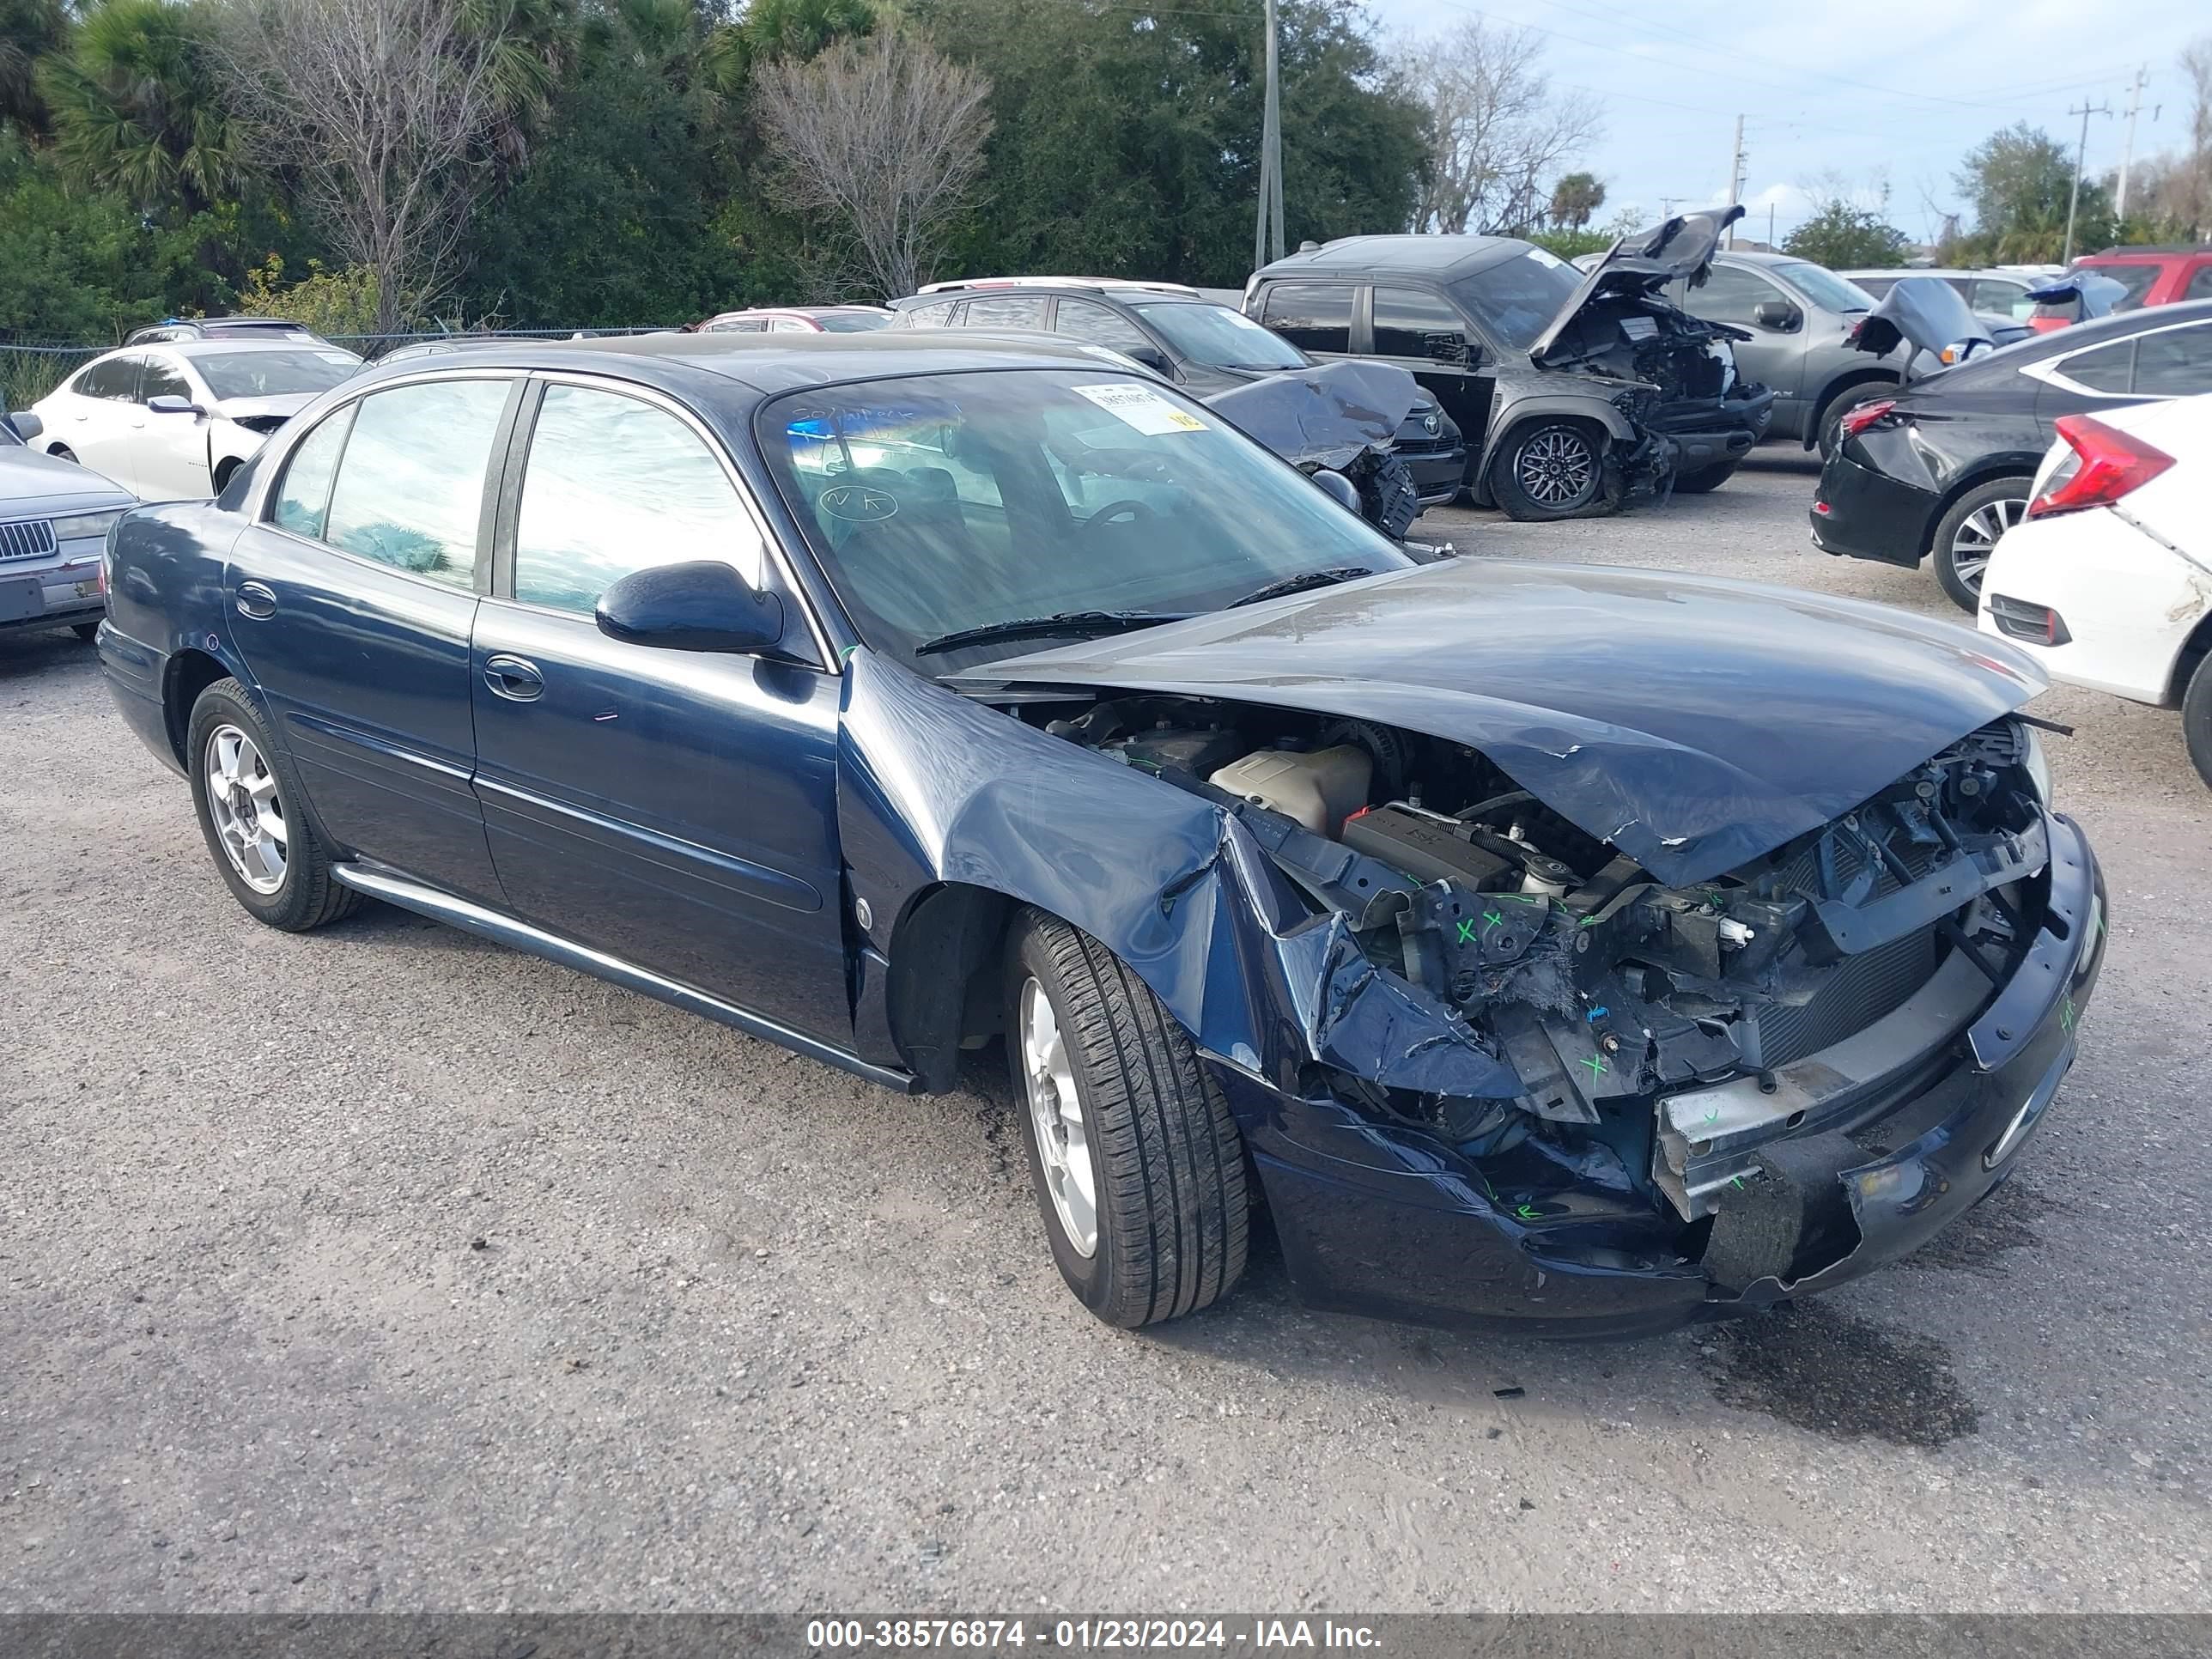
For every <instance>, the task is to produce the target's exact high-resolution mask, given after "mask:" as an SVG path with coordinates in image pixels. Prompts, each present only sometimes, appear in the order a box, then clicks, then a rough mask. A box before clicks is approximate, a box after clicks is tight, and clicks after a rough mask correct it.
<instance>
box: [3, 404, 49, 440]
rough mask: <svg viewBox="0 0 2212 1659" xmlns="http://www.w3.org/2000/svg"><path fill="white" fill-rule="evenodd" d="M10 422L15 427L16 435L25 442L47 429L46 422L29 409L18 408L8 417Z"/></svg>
mask: <svg viewBox="0 0 2212 1659" xmlns="http://www.w3.org/2000/svg"><path fill="white" fill-rule="evenodd" d="M8 424H9V426H12V427H14V428H15V435H16V436H17V437H19V438H21V440H22V441H24V442H25V443H28V442H30V441H31V440H32V439H33V438H35V437H37V436H38V435H40V434H41V433H42V432H44V431H45V430H46V422H44V421H42V420H40V418H39V417H38V416H35V415H33V414H32V413H31V411H30V410H27V409H21V410H16V411H15V413H14V414H13V415H10V416H9V417H8Z"/></svg>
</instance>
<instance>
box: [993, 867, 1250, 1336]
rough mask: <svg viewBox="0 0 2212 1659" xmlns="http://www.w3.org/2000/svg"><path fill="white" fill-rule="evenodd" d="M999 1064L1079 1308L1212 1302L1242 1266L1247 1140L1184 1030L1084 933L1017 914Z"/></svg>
mask: <svg viewBox="0 0 2212 1659" xmlns="http://www.w3.org/2000/svg"><path fill="white" fill-rule="evenodd" d="M1006 984H1007V988H1008V991H1009V994H1010V1003H1009V1006H1008V1009H1007V1013H1006V1052H1007V1059H1008V1061H1009V1063H1010V1065H1011V1066H1012V1070H1013V1073H1014V1085H1015V1089H1016V1091H1017V1092H1018V1094H1019V1096H1020V1097H1021V1101H1022V1106H1023V1110H1022V1122H1023V1127H1024V1139H1026V1141H1027V1143H1028V1146H1029V1153H1030V1178H1031V1181H1032V1182H1033V1183H1034V1184H1035V1186H1036V1194H1037V1204H1038V1207H1039V1208H1040V1209H1041V1210H1042V1212H1044V1225H1045V1231H1046V1232H1047V1233H1048V1234H1049V1235H1050V1237H1051V1241H1052V1256H1053V1261H1054V1263H1055V1264H1056V1265H1057V1266H1058V1267H1059V1268H1060V1277H1061V1278H1062V1279H1065V1280H1066V1282H1067V1288H1068V1289H1069V1290H1071V1291H1074V1292H1075V1295H1076V1297H1077V1299H1078V1300H1079V1301H1080V1302H1081V1303H1082V1304H1083V1305H1084V1306H1085V1307H1086V1308H1088V1309H1090V1310H1091V1312H1092V1313H1094V1314H1096V1315H1097V1316H1098V1317H1099V1318H1101V1319H1103V1320H1104V1321H1105V1322H1107V1323H1108V1324H1109V1325H1119V1326H1121V1327H1123V1328H1127V1329H1133V1328H1136V1327H1138V1326H1139V1325H1150V1324H1152V1323H1154V1322H1158V1321H1159V1320H1163V1319H1173V1318H1176V1316H1179V1315H1182V1314H1187V1313H1190V1312H1193V1311H1194V1310H1197V1309H1200V1308H1203V1307H1206V1306H1207V1305H1209V1304H1212V1302H1214V1301H1215V1300H1216V1299H1217V1298H1218V1297H1220V1296H1221V1295H1222V1294H1223V1293H1224V1292H1225V1291H1227V1290H1228V1289H1229V1288H1230V1287H1231V1285H1234V1284H1236V1282H1237V1279H1238V1277H1239V1276H1240V1275H1241V1274H1242V1273H1243V1271H1244V1252H1245V1246H1246V1240H1247V1233H1248V1229H1249V1221H1250V1217H1249V1204H1248V1202H1247V1200H1246V1196H1245V1190H1244V1147H1243V1138H1242V1137H1241V1136H1240V1135H1239V1134H1238V1133H1237V1122H1236V1120H1235V1119H1234V1118H1232V1117H1231V1115H1230V1113H1229V1106H1228V1103H1227V1102H1226V1101H1225V1100H1224V1099H1223V1098H1222V1097H1221V1091H1219V1090H1218V1089H1217V1088H1216V1087H1214V1085H1213V1084H1212V1081H1211V1080H1210V1079H1207V1077H1206V1073H1204V1072H1203V1071H1202V1070H1201V1069H1200V1066H1199V1063H1198V1054H1197V1052H1196V1050H1195V1049H1194V1048H1193V1047H1192V1045H1191V1041H1190V1037H1189V1036H1188V1033H1186V1032H1185V1031H1184V1030H1183V1029H1182V1026H1180V1025H1178V1024H1176V1022H1175V1019H1174V1018H1173V1017H1172V1016H1171V1015H1170V1014H1169V1012H1168V1011H1167V1010H1166V1009H1165V1008H1164V1007H1163V1006H1161V1005H1160V1001H1159V999H1158V998H1157V997H1155V996H1154V995H1153V994H1152V992H1151V991H1150V990H1149V989H1148V988H1147V987H1146V985H1145V983H1144V981H1142V980H1140V979H1139V978H1138V977H1137V976H1136V975H1134V974H1133V973H1131V972H1130V971H1129V969H1127V967H1126V966H1124V965H1123V964H1122V963H1121V960H1120V958H1118V957H1115V955H1114V954H1113V952H1111V951H1109V950H1107V949H1106V947H1105V946H1104V945H1101V944H1099V942H1098V941H1097V939H1092V938H1091V937H1090V936H1089V935H1088V934H1086V933H1079V932H1078V931H1077V930H1076V929H1075V928H1073V927H1069V926H1068V925H1067V923H1066V922H1064V921H1060V920H1058V919H1057V918H1055V917H1053V916H1048V915H1045V914H1044V913H1043V912H1042V911H1038V910H1025V911H1024V912H1023V913H1022V914H1021V915H1020V917H1019V918H1018V920H1017V921H1016V922H1015V924H1014V929H1013V933H1012V936H1011V938H1009V939H1008V940H1007V946H1006Z"/></svg>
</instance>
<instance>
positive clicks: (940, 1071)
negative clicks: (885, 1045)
mask: <svg viewBox="0 0 2212 1659" xmlns="http://www.w3.org/2000/svg"><path fill="white" fill-rule="evenodd" d="M1013 913H1014V901H1013V900H1012V899H1010V898H1008V897H1007V896H1006V895H1005V894H1003V893H994V892H993V891H991V890H989V889H988V888H984V887H972V886H969V885H968V884H965V883H962V882H946V883H944V884H939V885H938V886H935V887H933V888H930V889H929V890H927V891H926V892H923V893H922V894H921V895H920V896H917V897H916V898H915V900H914V902H912V903H910V904H908V906H907V909H906V914H905V915H903V916H902V917H900V918H899V922H898V926H897V927H896V928H895V929H894V930H893V932H892V933H891V945H890V974H889V979H888V984H887V986H886V989H885V1003H886V1007H885V1013H886V1016H887V1018H889V1020H890V1030H891V1039H892V1041H893V1042H896V1044H897V1045H898V1050H899V1054H900V1055H901V1056H902V1058H903V1059H904V1060H905V1061H906V1065H907V1069H908V1071H910V1072H912V1073H914V1074H915V1077H916V1078H918V1079H921V1086H922V1088H923V1089H924V1090H925V1091H927V1092H928V1093H931V1094H941V1093H943V1092H944V1091H946V1090H948V1089H950V1088H951V1087H952V1086H953V1084H954V1082H955V1080H956V1079H957V1077H958V1075H959V1070H960V1051H961V1050H962V1049H963V1048H975V1047H979V1046H981V1044H982V1043H983V1042H987V1041H989V1039H990V1038H992V1037H994V1036H997V1035H998V1034H999V1033H1000V1030H1002V1029H1003V1027H1004V1024H1005V1018H1006V967H1005V958H1006V948H1005V947H1006V929H1007V927H1008V926H1009V925H1010V923H1011V922H1012V918H1013Z"/></svg>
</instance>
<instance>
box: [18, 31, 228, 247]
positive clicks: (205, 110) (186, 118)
mask: <svg viewBox="0 0 2212 1659" xmlns="http://www.w3.org/2000/svg"><path fill="white" fill-rule="evenodd" d="M210 32H211V13H210V10H209V9H208V7H207V6H206V5H205V4H204V3H196V4H183V5H179V4H172V3H170V0H102V3H101V4H100V5H97V6H94V8H92V9H90V10H89V11H88V12H86V13H85V14H84V17H83V21H82V22H81V23H80V24H79V25H78V26H77V29H76V38H75V39H74V40H73V41H72V42H71V43H70V50H69V51H68V52H65V53H58V54H55V55H52V56H50V57H48V58H45V59H44V60H43V61H42V62H41V63H40V66H39V70H38V82H39V90H40V94H42V95H43V96H44V98H45V100H46V105H47V106H48V108H49V109H50V110H51V111H52V122H53V131H54V143H55V149H56V152H57V154H58V155H59V156H60V158H61V161H62V163H63V165H64V167H66V168H67V170H68V171H69V173H70V176H71V178H73V179H76V181H77V182H79V183H81V184H83V185H88V186H90V187H91V188H93V189H95V190H118V191H123V192H124V193H125V195H127V196H128V197H130V198H131V201H132V202H134V203H135V204H137V206H138V208H139V210H141V211H142V212H144V213H148V214H150V215H153V216H157V217H161V218H163V219H167V220H170V221H172V222H173V221H176V220H179V219H189V218H191V216H194V215H195V214H199V213H205V212H207V211H209V210H210V209H213V208H215V207H216V205H217V204H220V203H222V202H223V201H225V200H226V199H228V198H229V197H231V195H232V192H233V191H234V188H235V186H236V185H237V183H238V180H239V163H238V156H237V152H236V149H235V146H234V144H233V143H232V141H231V133H230V124H229V120H228V116H227V113H226V112H225V110H224V107H223V104H222V97H221V94H220V92H219V90H218V88H217V84H216V76H215V74H214V71H213V69H212V66H211V65H210V63H209V62H208V46H209V40H210Z"/></svg>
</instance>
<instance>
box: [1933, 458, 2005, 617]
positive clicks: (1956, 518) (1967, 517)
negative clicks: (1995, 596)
mask: <svg viewBox="0 0 2212 1659" xmlns="http://www.w3.org/2000/svg"><path fill="white" fill-rule="evenodd" d="M2027 490H2028V481H2027V479H2026V478H1998V479H1996V480H1995V481H1993V482H1992V483H1985V484H1983V485H1982V486H1980V487H1979V488H1978V489H1970V490H1968V491H1967V492H1966V494H1965V495H1961V496H1960V497H1959V499H1958V500H1957V501H1954V502H1952V503H1951V510H1950V511H1949V512H1948V513H1945V514H1944V515H1943V518H1942V522H1941V523H1939V524H1938V525H1937V526H1936V540H1935V545H1934V546H1933V547H1932V548H1931V549H1930V551H1931V552H1933V553H1934V554H1935V556H1936V580H1937V581H1939V582H1941V583H1942V586H1943V591H1944V592H1946V593H1948V594H1949V595H1950V596H1951V603H1952V604H1954V605H1957V606H1958V607H1959V608H1960V610H1961V611H1978V610H1979V609H1980V608H1981V604H1982V578H1983V577H1984V576H1985V575H1987V574H1989V568H1990V554H1991V553H1993V552H1994V551H1996V544H1997V540H1998V538H2000V537H2002V535H2003V534H2004V533H2005V532H2006V531H2008V530H2009V529H2011V528H2012V527H2013V526H2015V525H2016V524H2018V523H2019V522H2020V521H2021V519H2022V518H2024V517H2025V516H2026V515H2027Z"/></svg>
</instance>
